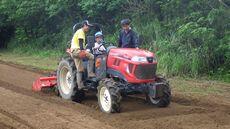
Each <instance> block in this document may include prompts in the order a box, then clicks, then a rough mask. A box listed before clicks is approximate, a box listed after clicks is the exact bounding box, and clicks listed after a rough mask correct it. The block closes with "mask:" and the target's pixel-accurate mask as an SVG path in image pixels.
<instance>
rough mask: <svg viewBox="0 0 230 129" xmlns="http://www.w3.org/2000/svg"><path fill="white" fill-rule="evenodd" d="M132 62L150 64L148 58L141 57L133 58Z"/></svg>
mask: <svg viewBox="0 0 230 129" xmlns="http://www.w3.org/2000/svg"><path fill="white" fill-rule="evenodd" d="M131 61H135V62H143V63H145V62H148V61H147V58H146V57H140V56H134V57H133V58H131Z"/></svg>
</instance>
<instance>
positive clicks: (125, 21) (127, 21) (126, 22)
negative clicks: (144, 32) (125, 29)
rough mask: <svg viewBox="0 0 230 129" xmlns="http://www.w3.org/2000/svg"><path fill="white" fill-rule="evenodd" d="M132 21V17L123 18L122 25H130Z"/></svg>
mask: <svg viewBox="0 0 230 129" xmlns="http://www.w3.org/2000/svg"><path fill="white" fill-rule="evenodd" d="M130 23H131V20H130V19H123V20H121V25H129V24H130Z"/></svg>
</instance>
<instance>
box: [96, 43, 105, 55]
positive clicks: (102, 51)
mask: <svg viewBox="0 0 230 129" xmlns="http://www.w3.org/2000/svg"><path fill="white" fill-rule="evenodd" d="M101 47H104V46H103V44H101V45H100V46H99V47H98V48H97V50H98V51H99V52H101V53H104V52H106V49H105V50H101V49H100V48H101Z"/></svg>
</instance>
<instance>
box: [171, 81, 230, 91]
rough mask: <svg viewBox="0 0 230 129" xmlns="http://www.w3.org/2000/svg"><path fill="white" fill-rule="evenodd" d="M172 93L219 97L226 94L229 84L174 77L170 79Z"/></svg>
mask: <svg viewBox="0 0 230 129" xmlns="http://www.w3.org/2000/svg"><path fill="white" fill-rule="evenodd" d="M170 84H171V86H172V89H173V91H176V92H182V93H184V94H188V95H189V94H193V95H209V94H212V95H221V94H223V93H227V92H228V90H226V89H229V88H230V85H229V83H221V82H216V81H213V80H210V81H208V80H203V79H202V80H198V79H185V78H180V77H175V78H171V79H170Z"/></svg>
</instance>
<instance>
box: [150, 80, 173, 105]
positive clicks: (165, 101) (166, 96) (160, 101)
mask: <svg viewBox="0 0 230 129" xmlns="http://www.w3.org/2000/svg"><path fill="white" fill-rule="evenodd" d="M156 82H157V83H163V85H161V86H163V96H162V97H160V98H153V97H152V96H150V95H148V94H147V95H146V99H147V101H148V102H149V103H150V104H152V105H156V106H158V107H167V106H168V105H169V104H170V102H171V88H170V85H169V83H168V82H167V80H166V79H165V78H162V77H158V78H157V79H156Z"/></svg>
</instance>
